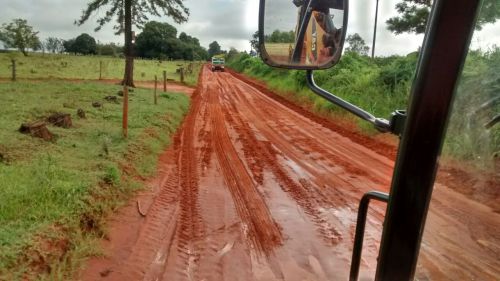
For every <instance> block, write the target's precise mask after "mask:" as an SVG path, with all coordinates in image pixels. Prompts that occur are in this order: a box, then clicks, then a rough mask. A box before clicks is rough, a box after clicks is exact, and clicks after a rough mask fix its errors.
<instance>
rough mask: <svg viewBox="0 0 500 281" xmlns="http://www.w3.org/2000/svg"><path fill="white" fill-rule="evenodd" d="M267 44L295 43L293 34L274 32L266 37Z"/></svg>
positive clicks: (290, 32)
mask: <svg viewBox="0 0 500 281" xmlns="http://www.w3.org/2000/svg"><path fill="white" fill-rule="evenodd" d="M265 41H266V42H269V43H293V42H295V32H293V31H288V32H287V31H279V30H275V31H273V33H271V35H268V36H266V40H265Z"/></svg>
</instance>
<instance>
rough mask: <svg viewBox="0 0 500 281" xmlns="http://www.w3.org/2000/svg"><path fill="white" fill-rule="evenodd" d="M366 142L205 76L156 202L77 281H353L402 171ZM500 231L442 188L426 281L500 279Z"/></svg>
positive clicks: (370, 262)
mask: <svg viewBox="0 0 500 281" xmlns="http://www.w3.org/2000/svg"><path fill="white" fill-rule="evenodd" d="M366 142H368V140H367V139H364V140H362V139H361V137H360V136H352V135H349V132H347V131H336V130H335V128H332V127H331V126H326V125H325V124H322V123H321V122H318V121H317V120H314V118H310V117H308V116H307V115H306V114H303V113H302V112H300V110H297V109H294V108H293V107H290V106H287V105H285V104H284V103H282V102H280V100H279V99H275V98H272V97H270V93H263V91H262V90H259V89H258V88H256V87H254V86H251V85H250V84H247V83H245V82H243V81H242V80H240V79H238V78H236V77H235V76H233V75H232V74H230V73H212V72H211V71H210V70H209V69H208V68H204V69H203V71H202V73H201V76H200V85H199V87H198V89H197V91H196V92H195V93H194V95H193V99H192V107H191V111H190V113H189V115H188V116H187V117H186V120H185V122H184V125H183V127H182V129H181V130H180V132H179V133H178V134H177V136H176V138H175V141H174V145H173V147H172V148H171V149H169V150H168V151H166V152H165V154H164V155H163V156H162V157H161V159H160V163H159V175H158V177H157V178H156V179H155V180H153V181H152V182H151V183H150V185H151V189H150V190H149V191H146V192H143V193H141V194H139V196H138V197H137V198H135V199H134V200H133V202H130V204H129V205H128V206H126V207H124V208H122V209H121V210H120V211H119V213H118V214H116V215H115V216H114V217H113V219H112V222H111V224H110V232H109V237H108V240H107V241H105V242H103V245H104V249H105V256H104V257H99V258H93V259H91V260H90V261H89V262H88V264H87V267H86V269H85V270H84V271H83V272H82V274H81V275H80V278H81V279H82V280H231V281H233V280H347V279H348V272H349V266H350V259H351V253H352V244H353V237H354V230H355V225H356V216H357V207H358V203H359V200H360V199H361V197H362V195H363V194H364V193H365V192H367V191H370V190H381V191H388V188H389V186H390V180H391V176H392V171H393V166H394V161H393V159H394V153H393V152H392V153H391V152H387V153H384V152H385V151H387V147H386V146H384V145H383V144H380V147H377V146H379V144H377V143H371V144H370V146H368V147H367V146H365V143H366ZM137 202H139V203H140V206H141V212H142V213H143V214H145V216H144V217H143V216H142V215H141V214H139V212H138V211H137V206H136V204H137ZM384 213H385V205H383V204H378V203H374V204H373V205H372V206H371V208H370V211H369V216H368V220H367V226H366V234H365V240H364V249H363V259H362V269H361V280H371V279H373V276H374V271H375V269H376V258H377V255H378V245H379V242H380V236H381V230H382V222H383V219H384ZM499 222H500V215H499V214H498V213H495V212H493V211H492V210H491V209H490V208H489V207H486V206H485V205H482V204H479V203H477V202H474V201H471V200H469V199H468V198H466V197H465V196H464V195H461V194H459V193H456V192H454V191H453V190H451V189H449V188H448V187H446V186H445V185H437V187H436V189H435V192H434V199H433V202H432V205H431V212H430V217H429V219H428V225H427V227H426V234H425V238H424V241H423V243H422V254H421V259H420V263H419V268H418V273H417V277H418V278H419V280H498V278H499V276H500V258H499V257H500V244H499V241H500V224H499Z"/></svg>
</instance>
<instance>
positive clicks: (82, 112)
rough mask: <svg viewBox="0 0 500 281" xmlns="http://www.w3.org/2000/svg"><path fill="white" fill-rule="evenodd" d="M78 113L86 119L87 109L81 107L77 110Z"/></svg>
mask: <svg viewBox="0 0 500 281" xmlns="http://www.w3.org/2000/svg"><path fill="white" fill-rule="evenodd" d="M76 115H77V116H78V117H80V118H81V119H86V118H87V117H86V116H85V111H84V110H83V109H81V108H79V109H78V110H77V111H76Z"/></svg>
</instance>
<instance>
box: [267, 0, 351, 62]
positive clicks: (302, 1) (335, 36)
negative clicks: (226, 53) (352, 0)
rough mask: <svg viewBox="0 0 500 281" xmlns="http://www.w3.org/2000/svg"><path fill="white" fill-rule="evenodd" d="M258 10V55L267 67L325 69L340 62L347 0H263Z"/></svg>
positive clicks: (345, 23)
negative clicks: (259, 47) (259, 16)
mask: <svg viewBox="0 0 500 281" xmlns="http://www.w3.org/2000/svg"><path fill="white" fill-rule="evenodd" d="M261 3H262V2H261ZM260 9H261V18H260V21H261V23H260V27H261V29H260V39H261V55H262V58H263V60H264V61H265V62H266V63H267V64H269V65H271V66H277V67H285V68H295V69H325V68H329V67H331V66H332V65H334V64H335V63H336V62H338V60H339V59H340V56H341V54H342V46H343V43H344V39H345V30H346V25H347V0H267V1H265V4H264V5H262V4H261V7H260ZM262 9H264V10H262ZM262 16H263V17H262Z"/></svg>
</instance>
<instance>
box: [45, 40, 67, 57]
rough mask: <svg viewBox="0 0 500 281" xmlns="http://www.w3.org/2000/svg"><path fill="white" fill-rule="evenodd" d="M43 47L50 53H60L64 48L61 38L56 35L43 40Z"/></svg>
mask: <svg viewBox="0 0 500 281" xmlns="http://www.w3.org/2000/svg"><path fill="white" fill-rule="evenodd" d="M44 45H45V49H47V51H49V52H52V53H61V52H62V51H63V50H64V46H63V40H62V39H59V38H56V37H49V38H47V39H45V42H44Z"/></svg>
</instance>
